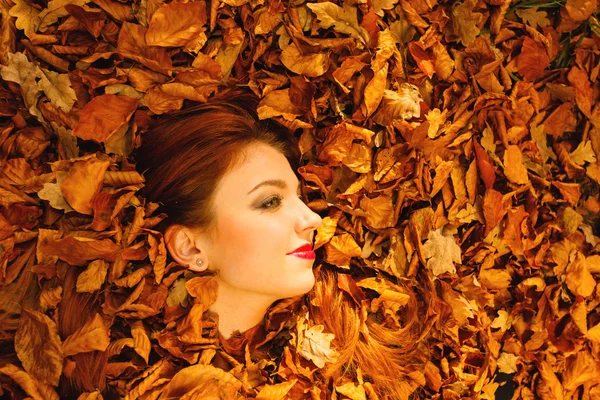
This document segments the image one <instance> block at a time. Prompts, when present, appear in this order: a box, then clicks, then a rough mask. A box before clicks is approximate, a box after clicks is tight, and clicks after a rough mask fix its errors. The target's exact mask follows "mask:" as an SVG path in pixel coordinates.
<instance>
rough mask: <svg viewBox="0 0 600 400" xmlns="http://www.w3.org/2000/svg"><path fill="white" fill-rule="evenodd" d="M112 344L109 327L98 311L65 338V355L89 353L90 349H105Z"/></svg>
mask: <svg viewBox="0 0 600 400" xmlns="http://www.w3.org/2000/svg"><path fill="white" fill-rule="evenodd" d="M109 344H110V335H109V331H108V328H107V327H106V326H105V325H104V321H103V320H102V317H101V316H100V314H98V313H96V314H95V315H94V317H93V318H91V319H90V320H88V321H87V322H86V323H85V325H83V326H82V327H81V328H79V329H77V330H76V331H75V332H73V334H72V335H71V336H69V337H68V338H66V339H65V341H64V343H63V351H64V354H65V356H71V355H73V354H79V353H87V352H89V351H94V350H99V351H104V350H106V348H107V347H108V345H109Z"/></svg>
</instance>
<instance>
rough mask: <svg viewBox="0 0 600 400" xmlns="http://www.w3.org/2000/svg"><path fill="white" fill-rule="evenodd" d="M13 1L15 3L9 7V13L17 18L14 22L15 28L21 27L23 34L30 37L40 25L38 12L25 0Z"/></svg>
mask: <svg viewBox="0 0 600 400" xmlns="http://www.w3.org/2000/svg"><path fill="white" fill-rule="evenodd" d="M14 3H15V5H14V6H13V7H12V8H11V9H10V11H9V15H10V16H11V17H16V18H17V20H16V22H15V25H16V27H17V29H22V30H23V32H24V33H25V35H26V36H27V37H29V38H31V37H32V36H33V35H34V34H35V32H36V31H37V28H38V27H39V25H40V21H41V19H40V16H39V14H40V12H39V11H38V9H37V8H35V7H33V6H30V5H29V4H28V3H27V2H26V1H25V0H15V1H14Z"/></svg>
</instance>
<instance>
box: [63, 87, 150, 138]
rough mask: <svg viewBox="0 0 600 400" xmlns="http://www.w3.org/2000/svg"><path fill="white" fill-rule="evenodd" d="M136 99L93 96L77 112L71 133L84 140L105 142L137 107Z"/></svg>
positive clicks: (109, 95) (111, 95)
mask: <svg viewBox="0 0 600 400" xmlns="http://www.w3.org/2000/svg"><path fill="white" fill-rule="evenodd" d="M137 102H138V101H137V99H134V98H131V97H127V96H116V95H114V94H104V95H101V96H96V97H94V98H93V99H92V100H91V101H90V102H89V103H87V104H86V105H85V107H83V110H81V112H80V113H79V123H78V124H77V126H76V127H75V129H73V135H75V136H77V137H78V138H81V139H84V140H95V141H97V142H106V141H107V140H108V139H110V137H111V136H112V135H114V134H115V133H117V132H118V131H119V130H120V129H121V128H122V127H123V125H125V124H127V122H128V121H129V118H131V116H132V115H133V112H134V111H135V110H136V108H137Z"/></svg>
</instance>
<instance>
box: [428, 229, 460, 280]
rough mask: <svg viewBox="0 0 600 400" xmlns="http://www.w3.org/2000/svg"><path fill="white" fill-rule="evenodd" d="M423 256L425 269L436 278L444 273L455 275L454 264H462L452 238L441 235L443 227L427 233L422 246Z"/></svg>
mask: <svg viewBox="0 0 600 400" xmlns="http://www.w3.org/2000/svg"><path fill="white" fill-rule="evenodd" d="M423 255H424V256H425V259H426V260H427V268H429V269H431V270H432V272H433V274H434V275H436V276H437V275H441V274H443V273H445V272H450V273H452V274H454V273H456V267H455V266H454V263H455V262H456V263H459V264H460V263H461V262H462V258H461V251H460V247H459V246H458V245H457V244H456V241H455V240H454V236H452V235H448V234H444V233H443V227H442V228H439V229H436V230H431V231H429V236H428V240H427V241H426V242H425V244H424V245H423Z"/></svg>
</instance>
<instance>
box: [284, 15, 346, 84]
mask: <svg viewBox="0 0 600 400" xmlns="http://www.w3.org/2000/svg"><path fill="white" fill-rule="evenodd" d="M336 7H337V6H336ZM280 59H281V62H282V63H283V65H285V67H286V68H287V69H289V70H290V71H292V72H295V73H297V74H299V75H304V76H308V77H311V78H316V77H319V76H321V75H323V74H324V73H325V72H327V69H328V68H329V57H328V56H327V54H326V53H311V54H302V53H300V50H298V47H296V45H295V44H290V45H289V46H287V47H286V48H285V49H283V51H282V52H281V55H280Z"/></svg>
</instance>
